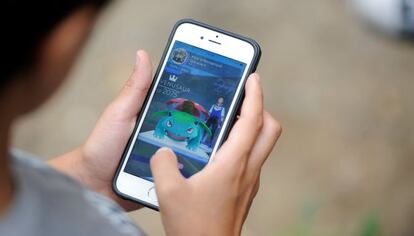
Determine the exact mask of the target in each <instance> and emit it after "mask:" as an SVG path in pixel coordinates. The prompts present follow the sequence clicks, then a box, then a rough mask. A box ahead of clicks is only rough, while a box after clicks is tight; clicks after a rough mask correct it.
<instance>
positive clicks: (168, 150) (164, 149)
mask: <svg viewBox="0 0 414 236" xmlns="http://www.w3.org/2000/svg"><path fill="white" fill-rule="evenodd" d="M162 152H169V153H172V150H171V149H170V148H168V147H161V148H160V149H158V150H157V152H156V153H155V154H160V153H162Z"/></svg>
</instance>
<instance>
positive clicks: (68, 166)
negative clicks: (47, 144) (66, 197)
mask: <svg viewBox="0 0 414 236" xmlns="http://www.w3.org/2000/svg"><path fill="white" fill-rule="evenodd" d="M48 163H49V164H50V165H51V166H52V167H53V168H55V169H56V170H58V171H60V172H62V173H64V174H66V175H68V176H70V177H72V178H73V179H75V180H76V181H78V182H79V183H81V184H82V185H84V186H85V187H86V188H88V189H91V190H93V191H96V192H100V189H99V187H100V186H98V185H97V184H96V183H95V182H94V181H93V179H92V178H91V176H90V175H89V173H90V171H89V170H88V163H87V161H86V158H84V156H83V150H82V146H81V147H78V148H76V149H74V150H72V151H70V152H68V153H65V154H63V155H61V156H59V157H57V158H54V159H52V160H50V161H49V162H48Z"/></svg>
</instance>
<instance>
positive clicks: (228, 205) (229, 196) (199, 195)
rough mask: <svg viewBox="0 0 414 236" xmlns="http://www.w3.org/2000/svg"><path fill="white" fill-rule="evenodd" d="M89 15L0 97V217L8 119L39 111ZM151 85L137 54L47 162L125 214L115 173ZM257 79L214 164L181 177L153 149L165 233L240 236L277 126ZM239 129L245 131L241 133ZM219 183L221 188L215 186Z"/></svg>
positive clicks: (73, 18)
mask: <svg viewBox="0 0 414 236" xmlns="http://www.w3.org/2000/svg"><path fill="white" fill-rule="evenodd" d="M95 18H96V12H95V10H94V9H93V8H90V7H84V8H81V9H79V10H76V11H75V12H74V13H72V14H71V15H69V16H68V17H66V19H65V20H64V21H62V22H61V23H60V24H58V25H57V26H56V28H55V29H54V30H53V31H52V32H51V33H50V35H49V36H48V37H47V38H46V39H45V41H44V43H43V44H42V46H41V47H40V48H39V53H38V55H39V57H38V58H39V60H37V61H36V63H35V64H33V65H32V66H31V67H30V68H29V69H28V70H27V71H24V72H21V73H20V74H19V75H16V77H21V78H19V79H15V80H13V83H10V84H8V85H7V87H6V89H4V91H2V93H0V111H1V114H5V115H2V116H1V117H0V119H1V120H0V121H1V122H0V131H1V132H0V157H1V158H0V162H1V163H0V189H1V194H0V214H1V213H2V212H3V211H5V210H6V209H7V207H8V206H9V205H10V203H11V201H12V200H13V197H14V195H13V194H14V189H13V181H12V177H11V173H10V163H9V161H8V158H7V155H8V154H7V151H8V149H9V140H10V128H11V126H12V124H13V121H14V120H16V119H17V118H18V117H20V116H21V115H23V114H26V113H28V112H29V111H31V110H33V109H35V108H37V107H38V106H40V105H41V104H42V103H43V102H44V101H45V100H47V99H48V98H49V97H50V96H51V95H52V94H53V92H54V91H56V90H57V88H58V87H59V85H60V84H61V83H62V82H63V81H64V78H65V77H66V74H67V72H68V70H69V69H70V67H71V66H72V64H73V62H74V61H75V59H76V56H77V54H78V52H79V51H80V49H81V47H82V45H83V44H84V42H85V40H86V39H87V36H88V34H89V31H90V30H91V28H92V26H93V25H94V21H95ZM151 80H152V66H151V63H150V59H149V56H148V54H147V53H146V52H144V51H138V52H137V54H136V63H135V65H134V68H133V72H132V75H131V77H130V79H129V80H128V81H127V82H126V83H125V86H124V87H123V88H122V90H121V92H120V94H119V95H118V97H117V98H115V99H114V101H113V102H111V103H110V104H109V105H108V107H107V108H106V109H105V111H104V112H103V114H102V116H101V117H100V119H99V120H98V122H97V124H96V126H95V128H94V129H93V131H92V132H91V134H90V136H89V137H88V139H87V140H86V141H85V143H84V144H83V145H81V146H80V147H78V148H76V149H75V150H72V151H70V152H68V153H66V154H64V155H62V156H60V157H57V158H55V159H53V160H51V161H50V162H49V163H50V165H51V166H53V167H54V168H56V169H58V170H60V171H61V172H63V173H65V174H67V175H69V176H72V177H73V178H75V179H76V180H78V181H79V182H81V183H82V184H84V185H85V186H86V187H87V188H89V189H91V190H93V191H96V192H99V193H101V194H104V195H106V196H108V197H109V198H112V199H113V200H114V201H116V202H118V203H119V204H120V205H121V206H123V207H124V208H125V209H126V210H135V209H138V208H140V207H141V206H139V205H138V204H135V203H132V202H129V201H125V200H122V199H120V198H118V197H117V196H116V195H115V194H114V193H113V192H112V189H111V182H112V178H113V175H114V173H115V169H116V167H117V165H118V163H119V160H120V157H121V155H122V152H123V149H124V148H125V145H126V143H127V141H128V138H129V136H130V135H131V133H132V130H133V127H134V124H135V119H136V115H137V113H138V111H139V110H140V109H141V106H142V104H143V101H144V98H145V95H146V94H147V92H148V89H149V86H150V83H151ZM259 80H260V79H259V76H258V75H257V74H253V75H251V76H250V78H249V79H248V82H247V84H246V98H245V101H244V102H243V106H242V112H241V115H240V118H239V119H238V121H237V122H236V124H235V126H234V127H233V129H232V131H231V134H230V136H229V138H228V140H227V141H226V142H225V143H224V144H223V146H222V148H221V149H220V150H219V151H218V152H217V154H216V156H215V157H214V160H213V161H212V162H211V164H209V165H208V166H207V167H206V168H204V169H203V171H201V172H199V173H197V174H196V175H194V176H193V177H191V178H190V179H185V178H183V177H182V176H181V174H180V173H179V171H178V169H177V160H176V156H175V155H174V153H173V152H172V151H171V150H169V149H167V148H162V149H160V150H159V151H158V152H157V153H156V154H155V155H154V157H153V158H152V159H151V169H152V172H153V174H154V178H155V185H156V190H157V194H158V198H159V203H160V212H161V217H162V221H163V225H164V229H165V232H166V234H167V235H186V234H187V233H188V232H192V234H193V235H239V234H240V232H241V229H242V225H243V223H244V221H245V218H246V216H247V213H248V210H249V208H250V205H251V203H252V201H253V198H254V196H255V195H256V193H257V191H258V188H259V176H260V170H261V167H262V165H263V163H264V161H265V160H266V158H267V157H268V156H269V153H270V152H271V150H272V148H273V146H274V145H275V142H276V140H277V139H278V137H279V136H280V134H281V127H280V124H279V123H278V122H277V121H276V120H275V119H274V118H273V117H272V116H271V115H269V113H267V112H266V111H264V108H263V94H262V90H261V86H260V82H259ZM244 127H249V129H245V128H244ZM217 183H220V184H217Z"/></svg>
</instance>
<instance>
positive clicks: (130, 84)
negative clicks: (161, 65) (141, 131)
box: [111, 50, 152, 120]
mask: <svg viewBox="0 0 414 236" xmlns="http://www.w3.org/2000/svg"><path fill="white" fill-rule="evenodd" d="M151 81H152V64H151V60H150V58H149V55H148V54H147V53H146V52H145V51H142V50H140V51H138V52H137V54H136V63H135V65H134V69H133V71H132V74H131V77H130V78H129V79H128V81H127V82H126V83H125V86H124V87H123V88H122V90H121V92H120V94H119V96H118V97H117V98H116V100H115V101H114V102H113V103H112V104H111V109H112V113H116V114H119V115H120V116H121V118H125V119H127V120H130V119H133V118H135V116H136V115H137V113H138V111H139V110H140V109H141V106H142V104H143V102H144V100H145V97H146V95H147V93H148V89H149V87H150V86H151Z"/></svg>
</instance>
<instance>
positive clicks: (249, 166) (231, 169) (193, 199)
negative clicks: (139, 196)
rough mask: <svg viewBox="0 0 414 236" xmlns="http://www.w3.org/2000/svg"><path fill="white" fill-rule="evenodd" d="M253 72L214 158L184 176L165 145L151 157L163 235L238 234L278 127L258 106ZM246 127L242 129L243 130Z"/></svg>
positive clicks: (258, 92)
mask: <svg viewBox="0 0 414 236" xmlns="http://www.w3.org/2000/svg"><path fill="white" fill-rule="evenodd" d="M258 78H259V77H258V75H252V76H250V78H249V79H248V81H247V85H246V97H245V100H244V102H243V106H242V110H241V115H240V118H239V119H238V121H237V122H236V124H235V125H234V127H233V129H232V131H231V133H230V136H229V138H228V139H227V141H226V142H225V143H224V144H223V146H222V147H221V148H220V150H219V151H218V152H217V153H216V156H215V158H214V161H212V162H210V164H209V165H207V166H206V167H205V168H204V169H203V171H201V172H199V173H197V174H196V175H194V176H192V177H191V178H189V179H186V178H184V177H183V176H182V175H181V173H180V172H179V170H178V169H177V164H178V163H177V157H176V156H175V154H174V153H173V152H172V151H171V150H170V149H166V148H162V149H160V150H158V151H157V152H156V154H155V155H154V156H153V157H152V159H151V170H152V173H153V175H154V180H155V185H156V186H157V196H158V200H159V204H160V205H159V206H160V211H161V213H162V214H161V217H162V220H163V224H164V227H165V230H166V234H167V235H239V234H240V232H241V229H242V225H243V223H244V220H245V218H246V216H247V213H248V211H249V208H250V205H251V202H252V200H253V198H254V197H255V195H256V193H257V191H258V188H259V177H260V171H261V167H262V165H263V163H264V162H265V160H266V158H267V157H268V155H269V154H270V152H271V150H272V148H273V146H274V144H275V142H276V140H277V139H278V137H279V135H280V133H281V128H280V125H279V124H278V123H277V122H276V121H275V120H274V119H273V118H272V117H271V116H270V115H269V114H268V113H267V112H265V111H264V110H263V98H262V91H261V87H260V84H259V79H258ZM247 127H248V128H247Z"/></svg>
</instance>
